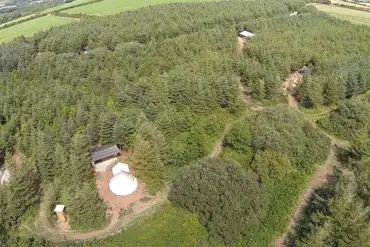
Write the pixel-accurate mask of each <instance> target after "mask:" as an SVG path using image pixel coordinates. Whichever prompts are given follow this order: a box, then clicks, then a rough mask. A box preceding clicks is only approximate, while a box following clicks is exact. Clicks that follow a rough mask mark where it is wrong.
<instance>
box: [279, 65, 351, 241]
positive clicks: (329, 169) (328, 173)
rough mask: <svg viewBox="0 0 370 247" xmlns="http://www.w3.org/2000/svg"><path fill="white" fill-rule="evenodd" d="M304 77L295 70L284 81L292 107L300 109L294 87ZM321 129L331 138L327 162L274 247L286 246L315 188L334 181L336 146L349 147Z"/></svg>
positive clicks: (284, 87)
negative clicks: (294, 94)
mask: <svg viewBox="0 0 370 247" xmlns="http://www.w3.org/2000/svg"><path fill="white" fill-rule="evenodd" d="M302 82H303V80H302V77H301V75H299V74H298V72H295V73H294V74H292V75H290V76H289V77H287V79H286V80H285V81H284V83H283V93H284V95H286V96H287V102H288V105H289V106H290V107H292V108H295V109H297V110H298V111H300V110H299V108H298V101H297V100H296V99H295V97H294V96H293V90H294V88H295V87H296V86H297V85H298V84H299V83H302ZM302 113H303V114H304V115H305V118H306V119H307V120H308V121H309V122H310V123H311V124H312V125H313V126H314V127H315V128H318V127H317V126H316V123H315V121H314V120H312V118H310V117H308V116H307V114H305V113H304V112H302ZM320 131H321V132H322V133H323V134H324V135H326V136H327V137H328V138H329V139H330V140H331V148H330V153H329V156H328V158H327V159H326V161H325V163H324V164H323V165H321V166H319V167H318V168H317V170H316V172H315V174H314V175H313V176H312V178H311V180H310V182H309V183H308V185H307V187H306V189H305V190H304V191H303V193H302V194H301V196H300V199H299V201H298V204H297V206H296V208H295V209H294V212H293V213H292V216H291V219H290V221H289V224H288V226H287V228H286V230H285V232H284V233H283V234H281V235H280V236H279V237H278V238H277V239H276V240H275V241H274V243H273V244H272V245H273V246H274V247H284V246H285V242H286V240H287V237H288V235H289V233H290V232H291V231H292V230H293V229H294V227H295V225H296V223H297V220H298V219H299V217H300V215H301V214H302V212H303V210H304V208H305V207H306V206H307V204H308V202H309V199H310V198H311V196H312V194H313V192H314V191H315V189H317V188H320V187H322V186H323V185H324V184H325V183H327V182H329V183H330V182H332V181H333V180H331V179H330V178H333V175H334V174H333V171H334V169H333V168H334V167H338V168H339V167H340V163H339V162H338V160H337V159H336V157H335V147H336V146H339V147H342V148H348V146H349V142H348V141H345V140H339V139H338V138H335V137H333V136H331V135H329V134H328V133H326V132H325V131H323V130H322V129H320Z"/></svg>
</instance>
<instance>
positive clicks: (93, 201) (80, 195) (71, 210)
mask: <svg viewBox="0 0 370 247" xmlns="http://www.w3.org/2000/svg"><path fill="white" fill-rule="evenodd" d="M73 186H77V187H76V188H75V191H76V193H74V194H73V195H72V196H70V197H69V200H68V202H67V213H68V216H69V221H70V224H71V226H72V228H73V229H83V230H89V229H97V228H99V227H101V226H102V225H103V223H104V222H105V212H106V205H105V204H104V202H103V201H102V200H101V199H100V198H99V195H98V192H97V189H96V186H95V184H94V183H89V182H85V183H78V184H76V185H73Z"/></svg>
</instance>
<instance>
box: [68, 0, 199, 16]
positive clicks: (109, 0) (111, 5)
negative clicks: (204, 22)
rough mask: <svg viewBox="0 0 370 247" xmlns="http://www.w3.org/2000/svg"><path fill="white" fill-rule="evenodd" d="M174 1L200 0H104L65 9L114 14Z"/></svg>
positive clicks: (196, 0)
mask: <svg viewBox="0 0 370 247" xmlns="http://www.w3.org/2000/svg"><path fill="white" fill-rule="evenodd" d="M172 2H199V0H124V1H123V0H104V1H102V2H98V3H93V4H89V5H86V6H81V7H77V8H73V9H68V10H66V11H63V12H65V13H68V14H78V13H83V14H88V15H112V14H117V13H120V12H123V11H126V10H134V9H138V8H141V7H145V6H147V5H154V4H161V3H172Z"/></svg>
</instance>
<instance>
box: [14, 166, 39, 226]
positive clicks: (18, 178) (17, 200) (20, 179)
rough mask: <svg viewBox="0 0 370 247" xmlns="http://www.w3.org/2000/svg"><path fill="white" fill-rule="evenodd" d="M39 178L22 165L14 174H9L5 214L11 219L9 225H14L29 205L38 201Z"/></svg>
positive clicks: (35, 172)
mask: <svg viewBox="0 0 370 247" xmlns="http://www.w3.org/2000/svg"><path fill="white" fill-rule="evenodd" d="M40 181H41V180H40V176H39V174H38V172H37V171H35V170H34V169H32V168H29V167H27V165H26V164H25V165H23V166H22V167H21V168H20V169H17V171H16V172H12V173H11V179H10V182H9V184H8V186H7V189H8V204H7V214H8V217H10V218H11V220H12V222H11V224H16V222H17V219H18V218H19V217H20V216H22V215H23V214H24V213H25V212H26V210H27V209H29V207H30V206H31V205H34V204H35V203H37V202H38V201H39V196H40V195H39V187H40Z"/></svg>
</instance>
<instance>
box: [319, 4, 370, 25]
mask: <svg viewBox="0 0 370 247" xmlns="http://www.w3.org/2000/svg"><path fill="white" fill-rule="evenodd" d="M314 6H315V7H316V8H317V9H318V10H320V11H324V12H326V13H328V14H329V15H331V16H334V17H337V18H340V19H342V20H347V21H350V22H352V23H355V24H364V25H368V26H370V13H369V12H365V11H360V10H354V9H348V8H342V7H338V6H333V5H326V4H314Z"/></svg>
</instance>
